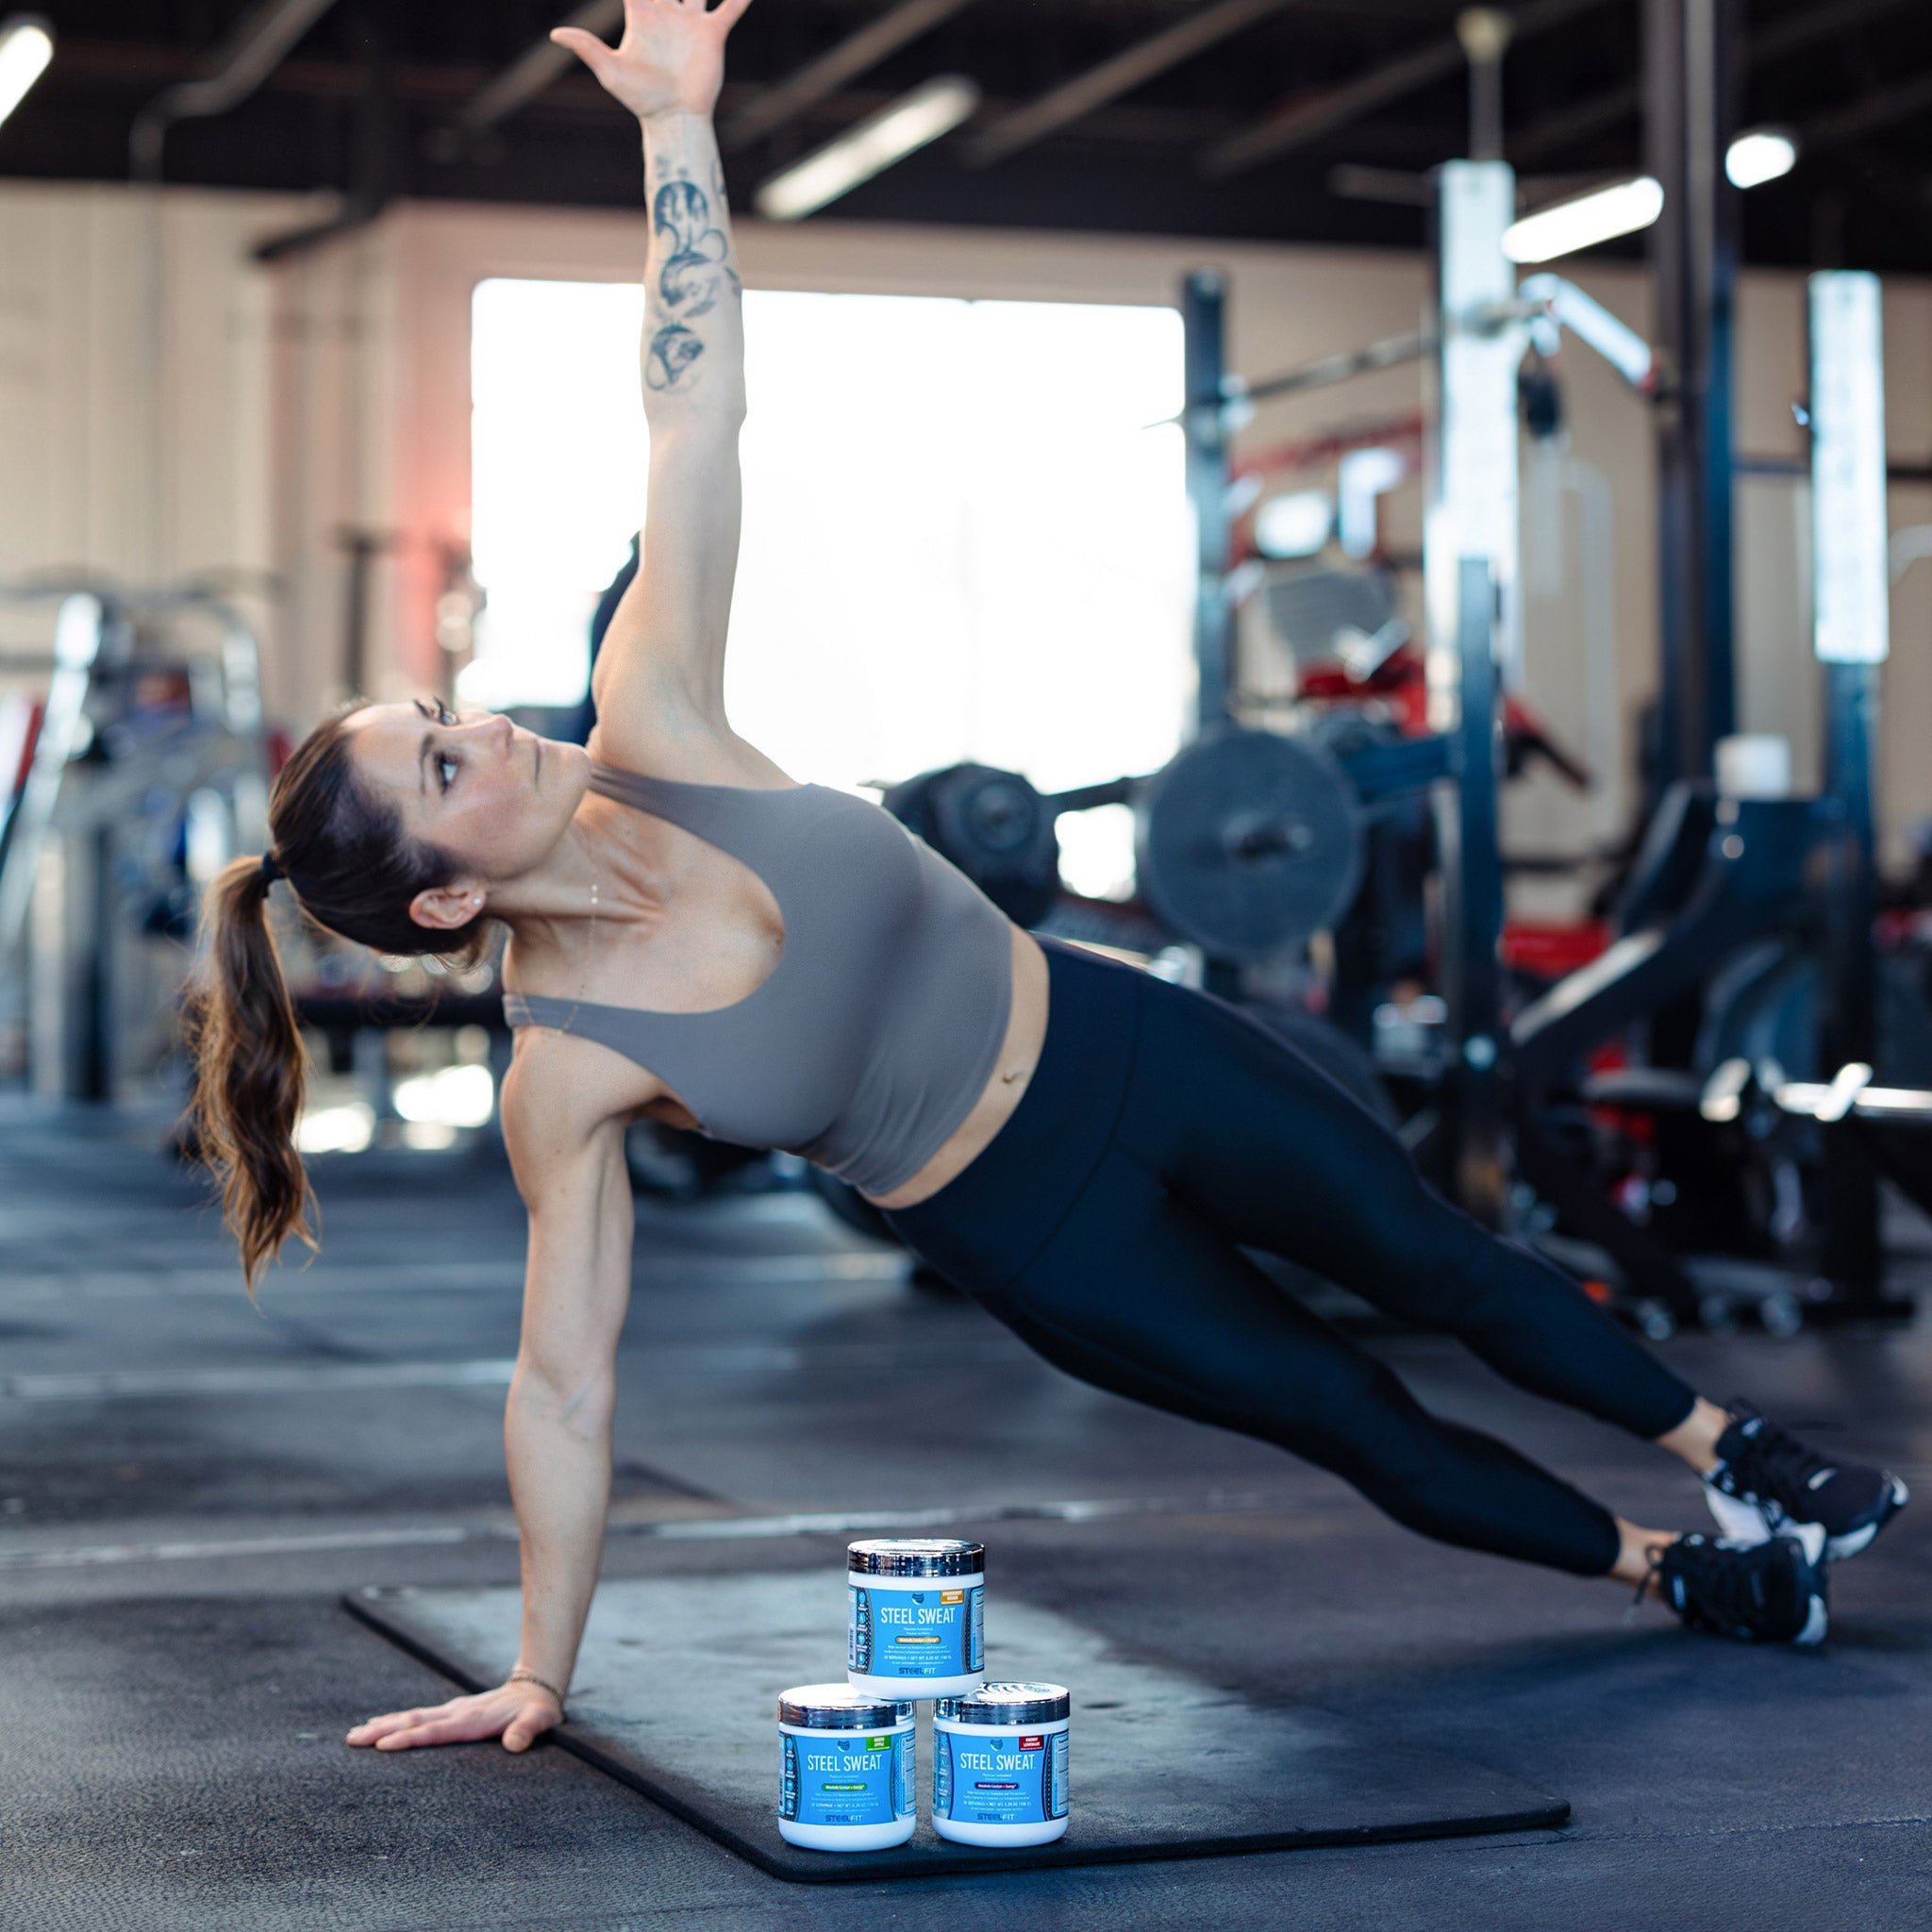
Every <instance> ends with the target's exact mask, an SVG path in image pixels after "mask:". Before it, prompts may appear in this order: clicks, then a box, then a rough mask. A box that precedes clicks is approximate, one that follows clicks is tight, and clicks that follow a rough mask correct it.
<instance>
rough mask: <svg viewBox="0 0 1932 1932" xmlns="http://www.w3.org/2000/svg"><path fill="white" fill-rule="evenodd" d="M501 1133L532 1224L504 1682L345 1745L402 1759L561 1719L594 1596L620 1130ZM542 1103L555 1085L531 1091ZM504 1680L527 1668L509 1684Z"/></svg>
mask: <svg viewBox="0 0 1932 1932" xmlns="http://www.w3.org/2000/svg"><path fill="white" fill-rule="evenodd" d="M525 1073H526V1069H525V1068H524V1067H523V1066H519V1067H518V1068H516V1069H513V1070H512V1073H511V1075H510V1079H509V1080H508V1081H506V1082H505V1087H504V1107H503V1121H504V1134H505V1138H506V1140H507V1141H508V1143H509V1150H510V1158H511V1160H512V1163H513V1164H514V1166H515V1169H516V1174H517V1185H518V1187H519V1189H520V1190H521V1191H522V1192H523V1195H524V1200H525V1206H526V1207H527V1208H528V1209H529V1215H530V1248H529V1262H528V1268H527V1272H526V1276H525V1289H524V1327H523V1340H522V1342H521V1345H520V1346H519V1348H518V1351H517V1366H516V1374H515V1377H514V1379H513V1380H512V1381H511V1383H510V1391H509V1401H508V1405H507V1406H506V1408H505V1411H504V1441H505V1446H506V1448H507V1450H508V1460H509V1484H510V1496H511V1499H512V1500H513V1502H514V1503H515V1505H516V1512H517V1528H518V1531H519V1533H520V1535H521V1538H522V1544H523V1584H524V1592H523V1598H524V1601H523V1629H522V1636H521V1641H520V1643H519V1647H518V1651H517V1661H516V1669H515V1672H514V1673H513V1674H512V1675H511V1677H510V1678H509V1679H508V1680H506V1681H505V1682H504V1683H503V1684H502V1685H500V1686H498V1687H497V1688H496V1689H494V1690H491V1691H482V1692H479V1693H478V1694H476V1695H475V1696H470V1697H453V1698H451V1699H450V1700H449V1701H448V1703H446V1704H442V1705H439V1706H435V1707H427V1708H423V1709H417V1710H405V1711H394V1712H391V1713H390V1714H389V1715H388V1716H385V1717H377V1718H371V1719H370V1720H369V1721H368V1723H366V1724H358V1726H357V1727H356V1728H355V1729H354V1730H353V1731H351V1732H350V1733H349V1738H348V1741H349V1742H350V1743H352V1744H374V1745H375V1746H376V1747H377V1748H378V1749H379V1750H385V1751H401V1750H407V1749H409V1748H411V1747H413V1746H415V1745H418V1744H454V1743H461V1742H465V1741H469V1740H475V1739H478V1738H495V1737H501V1738H502V1740H503V1741H504V1743H505V1744H506V1745H507V1746H508V1748H509V1749H510V1750H512V1751H521V1750H524V1749H525V1748H527V1747H528V1746H529V1745H530V1744H532V1743H534V1742H535V1741H536V1740H537V1739H538V1738H539V1737H541V1735H542V1734H543V1732H545V1731H547V1730H549V1729H550V1728H552V1726H554V1725H555V1724H558V1723H559V1722H560V1721H561V1719H562V1716H563V1697H564V1695H565V1694H566V1693H567V1692H568V1691H569V1689H570V1678H571V1673H572V1671H573V1670H574V1669H575V1665H576V1655H577V1645H578V1643H579V1642H580V1641H581V1640H582V1637H583V1632H584V1620H585V1619H586V1617H588V1616H589V1614H590V1609H591V1597H592V1596H593V1595H594V1593H595V1591H596V1588H597V1571H598V1564H599V1559H600V1557H601V1556H602V1554H603V1547H604V1524H605V1515H606V1511H607V1509H608V1505H609V1497H610V1424H611V1417H612V1413H613V1410H614V1408H615V1404H616V1393H617V1377H616V1358H617V1341H618V1336H619V1334H620V1333H621V1331H622V1330H623V1327H624V1317H625V1308H626V1307H627V1306H628V1303H629V1299H630V1256H631V1230H632V1225H633V1220H634V1215H635V1209H634V1208H633V1205H632V1200H631V1191H630V1176H629V1174H628V1173H627V1172H626V1170H625V1161H624V1123H623V1121H622V1120H616V1119H613V1120H606V1121H602V1122H596V1121H591V1122H585V1121H582V1120H579V1121H576V1122H572V1121H569V1120H559V1119H558V1118H557V1109H556V1108H555V1107H554V1105H553V1106H552V1107H551V1108H550V1109H549V1112H548V1114H547V1115H540V1113H539V1111H538V1110H537V1109H535V1108H525V1107H524V1106H522V1105H520V1104H519V1099H518V1095H517V1091H516V1088H517V1084H518V1082H519V1080H520V1077H521V1076H524V1075H525ZM545 1085H546V1090H547V1091H548V1093H549V1095H550V1098H551V1100H552V1101H553V1102H554V1099H555V1095H556V1092H557V1091H558V1085H557V1082H556V1081H554V1080H552V1081H549V1082H546V1083H545ZM517 1673H522V1674H521V1675H520V1674H517Z"/></svg>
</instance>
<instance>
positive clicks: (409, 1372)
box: [0, 1359, 516, 1402]
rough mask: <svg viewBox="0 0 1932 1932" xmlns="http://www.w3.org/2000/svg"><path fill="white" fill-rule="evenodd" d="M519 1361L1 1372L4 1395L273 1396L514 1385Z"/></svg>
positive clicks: (37, 1398) (29, 1398)
mask: <svg viewBox="0 0 1932 1932" xmlns="http://www.w3.org/2000/svg"><path fill="white" fill-rule="evenodd" d="M515 1372H516V1363H515V1361H514V1360H510V1359H505V1360H497V1361H480V1362H285V1363H283V1362H260V1363H257V1364H255V1365H254V1366H252V1367H246V1368H242V1367H237V1368H225V1369H108V1370H101V1371H94V1372H91V1373H86V1374H46V1375H0V1401H11V1402H98V1401H102V1400H104V1399H107V1398H111V1397H116V1396H119V1397H129V1396H161V1395H273V1394H288V1393H293V1392H296V1391H312V1390H347V1389H507V1388H508V1387H509V1380H510V1376H511V1375H512V1374H514V1373H515Z"/></svg>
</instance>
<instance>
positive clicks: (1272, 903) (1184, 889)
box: [884, 725, 1446, 963]
mask: <svg viewBox="0 0 1932 1932" xmlns="http://www.w3.org/2000/svg"><path fill="white" fill-rule="evenodd" d="M1445 770H1446V758H1445V745H1444V741H1441V740H1439V739H1418V740H1408V741H1403V742H1401V743H1399V744H1396V745H1379V744H1377V745H1370V746H1365V747H1363V748H1361V750H1360V753H1359V755H1358V756H1345V757H1341V758H1338V757H1336V756H1334V755H1332V754H1331V753H1330V752H1328V751H1327V750H1326V749H1324V747H1323V746H1322V745H1320V744H1318V743H1317V742H1315V741H1313V740H1312V739H1309V738H1307V737H1303V736H1287V735H1284V734H1282V733H1279V732H1274V731H1256V730H1249V729H1245V728H1243V727H1241V726H1237V725H1224V726H1221V727H1219V728H1217V729H1215V730H1211V731H1208V732H1205V733H1203V734H1202V736H1201V737H1199V738H1197V739H1195V740H1194V741H1192V742H1191V744H1188V745H1186V746H1184V747H1183V748H1182V750H1181V751H1180V752H1179V753H1178V754H1176V756H1175V757H1174V758H1172V759H1171V760H1170V761H1169V762H1168V763H1167V764H1166V765H1164V766H1163V767H1162V768H1161V769H1160V770H1159V771H1158V772H1156V773H1154V774H1151V775H1150V776H1147V777H1141V778H1120V779H1115V780H1113V781H1111V782H1110V783H1108V784H1103V785H1091V786H1087V787H1084V788H1082V789H1081V790H1079V791H1063V792H1058V793H1042V792H1041V791H1038V790H1037V789H1036V788H1035V787H1034V786H1033V785H1032V784H1031V783H1030V782H1029V781H1028V780H1027V779H1025V778H1024V777H1023V776H1021V775H1020V774H1018V773H1017V772H1004V771H1000V770H998V769H996V768H994V767H992V766H990V765H976V764H962V765H953V766H949V767H947V768H946V769H945V770H943V771H936V772H925V773H922V774H920V775H919V776H918V777H916V778H908V779H907V780H906V781H905V782H904V783H903V784H899V785H894V786H892V787H891V788H890V789H889V790H888V791H886V793H885V797H884V803H885V806H886V808H887V809H888V810H889V811H891V813H893V815H894V816H895V817H897V818H898V819H899V820H901V822H902V823H904V824H906V825H907V826H908V829H910V830H911V831H913V832H915V833H917V834H918V835H919V837H921V838H922V839H924V841H926V843H928V844H929V845H931V846H932V847H933V848H934V850H935V851H937V852H940V853H941V854H943V856H944V857H945V858H949V859H950V860H951V861H952V862H953V863H954V864H955V865H957V866H958V868H959V870H960V871H961V872H963V873H964V874H966V875H967V877H968V878H970V879H972V880H973V881H974V884H975V885H977V886H978V887H979V888H980V889H981V891H984V892H985V893H986V894H987V895H988V897H990V898H991V900H992V901H993V903H994V904H995V905H997V906H998V907H1000V908H1001V909H1002V910H1003V911H1005V912H1006V913H1007V914H1008V916H1009V917H1011V918H1013V919H1015V920H1017V921H1018V922H1019V923H1020V924H1023V925H1035V924H1039V923H1040V921H1041V920H1042V919H1044V918H1045V917H1046V915H1047V913H1048V912H1049V911H1050V910H1051V909H1052V908H1053V905H1054V902H1055V900H1056V898H1057V897H1058V893H1059V891H1060V884H1059V869H1058V868H1059V841H1058V837H1057V835H1056V831H1055V822H1056V821H1057V820H1058V818H1059V817H1060V816H1061V815H1062V814H1063V813H1066V812H1072V811H1085V810H1090V809H1091V808H1093V807H1095V806H1101V805H1114V804H1130V805H1132V807H1133V808H1134V816H1135V842H1134V858H1135V874H1136V880H1137V884H1138V887H1139V891H1140V896H1141V899H1142V901H1143V902H1144V903H1145V904H1146V906H1147V908H1148V910H1149V911H1151V912H1152V913H1153V914H1154V916H1155V918H1156V919H1158V921H1159V923H1160V924H1162V925H1163V926H1165V927H1166V928H1167V930H1168V931H1169V932H1171V933H1172V934H1173V935H1174V937H1175V938H1176V939H1180V940H1186V941H1191V943H1193V944H1195V945H1198V946H1200V947H1202V948H1203V949H1204V950H1205V951H1206V952H1208V954H1209V955H1211V956H1212V957H1213V958H1217V959H1226V960H1232V961H1236V962H1241V963H1246V962H1251V961H1256V960H1260V959H1265V958H1270V957H1272V956H1273V955H1274V954H1277V953H1280V952H1283V951H1285V950H1286V949H1287V948H1288V947H1290V946H1291V945H1295V944H1297V943H1301V942H1303V941H1307V939H1309V938H1310V937H1312V936H1313V935H1314V934H1315V933H1318V932H1321V931H1323V930H1324V929H1325V928H1327V927H1330V926H1333V925H1334V924H1336V923H1337V922H1338V921H1340V920H1341V918H1342V917H1343V915H1344V914H1346V912H1347V911H1348V908H1349V907H1350V906H1351V905H1352V904H1353V903H1354V900H1355V895H1356V893H1357V890H1358V889H1359V887H1360V885H1361V879H1362V868H1363V846H1364V831H1365V827H1366V821H1367V814H1368V810H1369V808H1372V807H1373V806H1374V804H1376V803H1378V802H1379V801H1380V800H1381V799H1383V798H1385V797H1389V796H1391V795H1393V794H1395V793H1396V792H1398V791H1413V790H1415V789H1417V788H1419V787H1421V786H1423V785H1426V784H1428V783H1429V782H1431V781H1432V780H1433V779H1435V778H1438V777H1441V776H1442V775H1443V774H1444V772H1445Z"/></svg>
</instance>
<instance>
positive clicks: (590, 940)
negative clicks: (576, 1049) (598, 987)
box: [558, 860, 597, 1033]
mask: <svg viewBox="0 0 1932 1932" xmlns="http://www.w3.org/2000/svg"><path fill="white" fill-rule="evenodd" d="M596 940H597V867H596V862H595V861H594V860H592V861H591V925H590V930H589V931H588V932H586V933H585V935H584V971H583V976H582V977H581V978H580V979H579V980H578V981H577V996H576V998H575V1000H573V1001H572V1002H571V1008H570V1018H569V1019H567V1020H566V1021H565V1022H564V1023H563V1024H562V1025H561V1026H560V1027H558V1032H559V1033H568V1032H569V1031H570V1029H571V1028H572V1027H573V1026H575V1024H577V1014H578V1012H579V1011H580V1010H581V1009H582V1008H583V1004H584V991H585V989H586V988H587V987H588V986H589V985H590V983H591V953H592V951H593V950H594V948H595V945H596Z"/></svg>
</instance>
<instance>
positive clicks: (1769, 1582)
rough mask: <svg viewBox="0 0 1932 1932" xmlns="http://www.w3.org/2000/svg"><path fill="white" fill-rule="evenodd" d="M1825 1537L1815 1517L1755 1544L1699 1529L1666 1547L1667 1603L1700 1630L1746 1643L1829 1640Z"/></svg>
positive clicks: (1662, 1563)
mask: <svg viewBox="0 0 1932 1932" xmlns="http://www.w3.org/2000/svg"><path fill="white" fill-rule="evenodd" d="M1823 1547H1824V1531H1823V1530H1822V1529H1820V1528H1819V1527H1818V1525H1817V1524H1815V1523H1807V1524H1802V1525H1800V1526H1799V1527H1798V1528H1797V1529H1794V1530H1789V1531H1787V1532H1785V1533H1784V1534H1782V1535H1779V1536H1774V1537H1772V1538H1771V1539H1770V1540H1769V1541H1765V1542H1760V1543H1749V1544H1742V1543H1733V1542H1725V1541H1722V1540H1720V1539H1719V1538H1716V1537H1707V1536H1699V1535H1697V1534H1696V1533H1695V1531H1693V1532H1692V1533H1691V1535H1689V1536H1680V1537H1679V1538H1678V1539H1677V1540H1676V1541H1675V1542H1674V1543H1669V1544H1666V1545H1665V1547H1664V1550H1663V1553H1662V1555H1661V1556H1660V1557H1658V1558H1657V1568H1656V1570H1655V1571H1654V1573H1653V1574H1655V1575H1656V1577H1657V1589H1658V1591H1659V1592H1660V1593H1661V1594H1662V1597H1663V1601H1664V1603H1665V1604H1666V1605H1667V1606H1668V1607H1670V1608H1671V1609H1674V1610H1675V1611H1676V1613H1677V1615H1678V1616H1680V1617H1681V1618H1682V1619H1683V1620H1684V1622H1685V1624H1687V1625H1688V1626H1689V1627H1690V1628H1691V1629H1692V1630H1708V1631H1710V1632H1712V1633H1713V1634H1714V1635H1716V1636H1719V1637H1737V1638H1741V1639H1742V1640H1743V1641H1745V1642H1746V1643H1803V1644H1811V1643H1823V1642H1824V1631H1825V1626H1826V1625H1827V1624H1829V1622H1830V1617H1829V1614H1828V1613H1827V1610H1826V1607H1825V1584H1824V1579H1825V1569H1824V1564H1823V1563H1821V1562H1820V1561H1819V1552H1820V1551H1821V1549H1822V1548H1823ZM1640 1595H1641V1592H1640Z"/></svg>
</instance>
